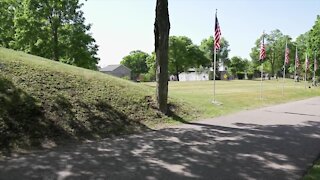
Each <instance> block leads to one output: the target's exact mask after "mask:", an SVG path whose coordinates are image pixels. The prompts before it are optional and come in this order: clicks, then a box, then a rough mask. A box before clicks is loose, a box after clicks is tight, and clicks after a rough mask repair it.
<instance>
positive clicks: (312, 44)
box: [250, 16, 320, 77]
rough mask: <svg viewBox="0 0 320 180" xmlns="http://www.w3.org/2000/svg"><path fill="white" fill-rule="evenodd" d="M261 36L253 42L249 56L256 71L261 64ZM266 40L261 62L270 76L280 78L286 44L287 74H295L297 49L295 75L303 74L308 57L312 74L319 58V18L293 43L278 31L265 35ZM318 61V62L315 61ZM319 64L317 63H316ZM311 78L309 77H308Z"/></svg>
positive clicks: (318, 73) (319, 73)
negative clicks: (296, 57)
mask: <svg viewBox="0 0 320 180" xmlns="http://www.w3.org/2000/svg"><path fill="white" fill-rule="evenodd" d="M261 39H262V36H261V37H259V38H258V39H257V40H256V42H255V47H253V48H252V52H251V54H250V56H251V59H252V64H253V69H255V70H258V69H259V66H260V64H261V62H260V61H259V51H260V42H261ZM265 40H266V55H267V57H266V60H265V61H264V62H263V63H264V67H265V70H266V71H267V72H268V73H270V74H271V75H277V76H281V75H282V71H283V65H284V58H285V45H286V42H287V44H288V48H289V51H290V53H289V57H290V61H289V65H287V66H286V67H285V68H286V71H287V72H289V74H294V72H295V53H296V48H297V49H298V57H299V61H300V62H299V64H300V66H299V67H298V69H297V70H298V71H297V73H298V74H300V75H301V73H302V72H305V69H306V67H305V59H306V56H308V59H309V71H308V73H312V72H313V70H314V66H313V63H314V59H315V58H316V60H317V59H319V58H320V16H317V20H316V22H315V24H314V26H313V27H312V28H311V29H310V30H309V31H308V32H305V33H303V34H301V35H300V36H298V37H297V38H296V40H295V41H293V40H292V38H291V37H290V36H288V35H285V34H283V33H282V32H281V31H280V30H278V29H276V30H273V31H271V32H270V33H268V34H265ZM317 61H319V60H317ZM318 64H319V63H318ZM316 75H318V76H319V75H320V72H319V71H316ZM309 77H311V76H309Z"/></svg>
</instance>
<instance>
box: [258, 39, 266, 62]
mask: <svg viewBox="0 0 320 180" xmlns="http://www.w3.org/2000/svg"><path fill="white" fill-rule="evenodd" d="M265 58H266V49H265V46H264V37H262V41H261V45H260V56H259V60H260V61H262V60H264V59H265Z"/></svg>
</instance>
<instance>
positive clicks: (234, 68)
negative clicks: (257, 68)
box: [229, 56, 249, 75]
mask: <svg viewBox="0 0 320 180" xmlns="http://www.w3.org/2000/svg"><path fill="white" fill-rule="evenodd" d="M248 68H249V61H248V60H247V59H242V58H241V57H238V56H234V57H232V58H231V60H230V64H229V70H230V72H231V73H232V75H237V73H239V72H241V73H243V72H245V71H246V70H248Z"/></svg>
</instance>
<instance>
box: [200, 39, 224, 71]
mask: <svg viewBox="0 0 320 180" xmlns="http://www.w3.org/2000/svg"><path fill="white" fill-rule="evenodd" d="M200 50H201V51H203V52H204V53H205V56H206V58H207V59H209V61H208V64H207V66H211V62H213V37H212V36H210V37H209V38H207V39H203V40H202V41H201V44H200ZM229 52H230V49H229V42H228V41H227V40H226V39H225V38H224V37H222V38H221V43H220V50H217V62H219V61H222V62H223V63H224V64H225V65H226V66H228V65H229V63H230V61H229V58H228V55H229Z"/></svg>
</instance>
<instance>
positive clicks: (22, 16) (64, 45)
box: [10, 0, 99, 69]
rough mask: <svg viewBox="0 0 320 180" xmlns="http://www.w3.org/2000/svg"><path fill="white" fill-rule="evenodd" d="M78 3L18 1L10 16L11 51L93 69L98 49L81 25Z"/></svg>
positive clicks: (77, 1) (88, 26) (82, 24)
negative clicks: (12, 27) (16, 50)
mask: <svg viewBox="0 0 320 180" xmlns="http://www.w3.org/2000/svg"><path fill="white" fill-rule="evenodd" d="M82 5H83V4H81V3H79V0H46V1H43V0H21V5H19V6H16V7H15V8H14V9H15V12H14V18H13V19H14V20H13V22H14V31H15V35H14V39H13V41H12V42H11V44H10V47H11V48H14V49H18V50H22V51H25V52H28V53H31V54H34V55H38V56H42V57H46V58H50V59H53V60H56V61H62V62H65V63H68V64H72V65H76V66H81V67H85V68H89V69H96V64H97V63H98V61H99V58H97V57H96V55H97V50H98V46H97V45H96V44H95V40H94V39H93V38H92V36H91V35H90V34H89V33H88V31H89V30H90V27H91V26H90V25H85V24H84V21H85V18H84V17H83V12H82V11H81V10H80V8H81V6H82Z"/></svg>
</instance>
